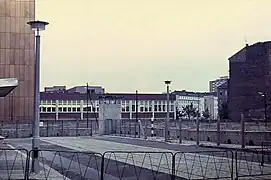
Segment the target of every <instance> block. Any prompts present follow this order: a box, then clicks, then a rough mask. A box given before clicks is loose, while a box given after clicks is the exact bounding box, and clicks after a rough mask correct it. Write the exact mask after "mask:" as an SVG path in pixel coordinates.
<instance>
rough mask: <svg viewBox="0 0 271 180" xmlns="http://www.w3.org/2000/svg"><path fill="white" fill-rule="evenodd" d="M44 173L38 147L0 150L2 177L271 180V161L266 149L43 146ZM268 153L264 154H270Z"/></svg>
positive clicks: (41, 154)
mask: <svg viewBox="0 0 271 180" xmlns="http://www.w3.org/2000/svg"><path fill="white" fill-rule="evenodd" d="M38 154H39V156H38V159H37V161H36V162H37V163H36V164H38V169H39V173H37V174H34V173H32V160H33V159H32V157H33V151H29V152H28V151H27V150H25V149H0V179H26V180H28V179H63V180H64V179H93V180H115V179H116V180H121V179H137V180H150V179H156V180H160V179H161V180H162V179H171V180H178V179H236V180H237V179H241V178H242V179H243V178H248V177H253V178H256V177H257V178H259V177H261V178H264V179H271V162H270V160H266V161H265V162H264V163H263V164H262V163H261V162H262V161H261V160H262V154H261V151H256V150H254V151H236V152H235V153H233V152H232V151H228V150H225V151H224V150H221V151H192V152H175V153H173V152H170V151H165V152H158V151H156V150H155V149H154V150H153V151H152V152H143V151H132V152H130V151H129V152H128V151H108V152H104V153H103V154H101V153H94V152H77V151H62V150H59V151H58V150H39V153H38ZM267 155H268V156H270V154H265V158H267Z"/></svg>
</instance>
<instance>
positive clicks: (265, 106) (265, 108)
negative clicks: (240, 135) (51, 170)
mask: <svg viewBox="0 0 271 180" xmlns="http://www.w3.org/2000/svg"><path fill="white" fill-rule="evenodd" d="M258 94H260V95H261V96H262V97H264V122H265V126H267V97H266V92H258Z"/></svg>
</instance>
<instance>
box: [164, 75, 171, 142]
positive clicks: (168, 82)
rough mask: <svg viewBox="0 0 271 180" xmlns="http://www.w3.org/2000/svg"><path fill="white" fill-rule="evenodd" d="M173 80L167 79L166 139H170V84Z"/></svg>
mask: <svg viewBox="0 0 271 180" xmlns="http://www.w3.org/2000/svg"><path fill="white" fill-rule="evenodd" d="M170 83H171V81H168V80H167V81H165V84H166V86H167V118H166V121H165V141H168V122H169V85H170Z"/></svg>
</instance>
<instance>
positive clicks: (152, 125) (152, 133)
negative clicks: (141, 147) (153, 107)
mask: <svg viewBox="0 0 271 180" xmlns="http://www.w3.org/2000/svg"><path fill="white" fill-rule="evenodd" d="M153 120H154V119H153V118H151V137H154V124H153Z"/></svg>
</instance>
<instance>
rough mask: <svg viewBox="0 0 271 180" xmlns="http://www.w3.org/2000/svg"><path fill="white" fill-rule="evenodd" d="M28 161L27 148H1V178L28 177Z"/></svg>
mask: <svg viewBox="0 0 271 180" xmlns="http://www.w3.org/2000/svg"><path fill="white" fill-rule="evenodd" d="M27 163H28V160H27V150H26V149H0V179H26V178H27V173H28V169H27Z"/></svg>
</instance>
